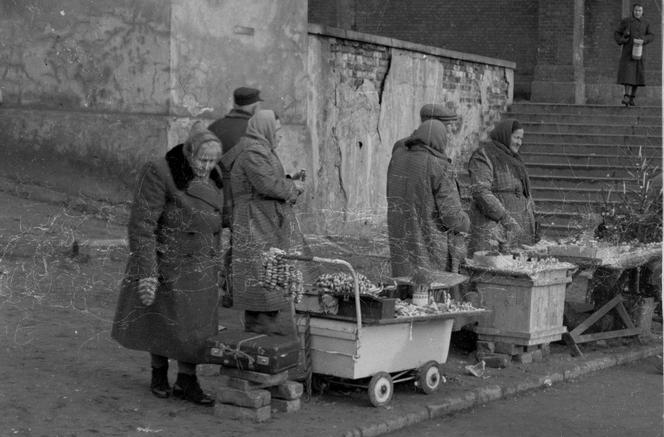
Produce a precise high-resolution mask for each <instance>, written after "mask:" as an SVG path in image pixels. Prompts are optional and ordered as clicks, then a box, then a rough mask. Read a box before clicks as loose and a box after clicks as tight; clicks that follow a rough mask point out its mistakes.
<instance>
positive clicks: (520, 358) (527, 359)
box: [514, 352, 533, 364]
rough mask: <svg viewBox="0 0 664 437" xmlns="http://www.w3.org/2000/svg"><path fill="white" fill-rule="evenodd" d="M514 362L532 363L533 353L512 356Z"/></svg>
mask: <svg viewBox="0 0 664 437" xmlns="http://www.w3.org/2000/svg"><path fill="white" fill-rule="evenodd" d="M514 361H516V362H517V363H522V364H530V363H532V362H533V353H532V352H523V353H521V354H517V355H515V356H514Z"/></svg>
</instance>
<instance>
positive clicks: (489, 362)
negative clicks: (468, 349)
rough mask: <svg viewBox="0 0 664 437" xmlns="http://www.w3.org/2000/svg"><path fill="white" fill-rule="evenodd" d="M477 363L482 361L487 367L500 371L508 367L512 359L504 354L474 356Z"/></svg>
mask: <svg viewBox="0 0 664 437" xmlns="http://www.w3.org/2000/svg"><path fill="white" fill-rule="evenodd" d="M476 356H477V359H478V361H484V362H485V363H486V366H487V367H492V368H494V369H502V368H505V367H507V366H509V363H510V361H511V359H512V357H511V356H509V355H506V354H476Z"/></svg>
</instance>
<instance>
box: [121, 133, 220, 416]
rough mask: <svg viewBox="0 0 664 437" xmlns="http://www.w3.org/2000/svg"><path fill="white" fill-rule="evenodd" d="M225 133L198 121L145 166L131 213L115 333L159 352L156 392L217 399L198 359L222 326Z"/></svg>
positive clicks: (154, 355) (204, 401) (206, 401)
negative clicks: (171, 375) (199, 373)
mask: <svg viewBox="0 0 664 437" xmlns="http://www.w3.org/2000/svg"><path fill="white" fill-rule="evenodd" d="M220 156H221V143H220V142H219V140H218V139H217V137H216V136H215V135H214V134H213V133H211V132H209V131H207V130H206V129H204V128H201V125H196V126H195V127H194V128H193V129H192V131H191V134H190V136H189V138H188V139H187V141H186V143H184V144H180V145H177V146H175V147H174V148H172V149H171V150H169V151H168V153H166V156H165V158H161V159H157V160H154V161H152V162H149V163H148V164H146V165H145V167H144V168H143V169H142V171H141V173H140V177H139V180H138V181H139V182H138V187H137V189H136V192H135V195H134V202H133V205H132V209H131V216H130V218H129V225H128V231H129V249H130V255H129V260H128V263H127V268H126V273H125V278H124V281H123V282H122V287H121V291H120V296H119V299H118V304H117V309H116V312H115V318H114V321H113V329H112V332H111V335H112V337H113V338H114V339H116V340H117V341H118V342H119V343H120V344H121V345H123V346H125V347H127V348H130V349H136V350H142V351H147V352H149V353H150V355H151V361H152V362H151V364H152V382H151V385H150V388H151V390H152V393H153V394H154V395H155V396H157V397H160V398H167V397H169V395H170V394H171V387H170V385H169V382H168V360H169V358H170V359H174V360H177V362H178V374H177V380H176V381H175V384H174V385H173V389H172V394H173V395H174V396H177V397H180V398H183V399H186V400H188V401H191V402H194V403H197V404H201V405H206V406H211V405H212V404H213V403H214V399H213V398H211V397H210V396H208V395H207V394H205V393H204V392H203V390H202V389H201V387H200V385H199V383H198V379H197V377H196V364H197V363H204V362H205V340H206V339H207V338H209V337H210V336H213V335H215V334H216V333H217V329H218V317H217V303H218V294H219V287H218V274H219V266H220V263H221V258H220V257H221V244H220V234H221V224H222V209H223V194H222V180H221V171H220V170H219V168H218V167H217V166H216V164H217V162H218V161H219V158H220Z"/></svg>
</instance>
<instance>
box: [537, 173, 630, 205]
mask: <svg viewBox="0 0 664 437" xmlns="http://www.w3.org/2000/svg"><path fill="white" fill-rule="evenodd" d="M529 176H530V182H531V185H532V186H535V187H550V188H557V189H561V190H568V189H570V188H578V189H581V188H584V189H591V190H602V189H604V190H613V189H616V188H615V187H622V186H623V182H624V183H625V186H630V187H631V186H633V185H634V179H633V178H631V177H595V178H592V179H589V178H587V177H585V176H570V175H546V174H537V173H530V174H529ZM535 200H537V199H535Z"/></svg>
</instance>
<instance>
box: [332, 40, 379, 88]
mask: <svg viewBox="0 0 664 437" xmlns="http://www.w3.org/2000/svg"><path fill="white" fill-rule="evenodd" d="M329 48H330V54H331V59H330V66H331V67H332V68H333V69H335V70H337V71H338V72H339V74H340V77H341V78H342V80H347V81H350V82H352V85H353V86H355V87H358V86H360V84H362V82H363V81H364V80H365V79H366V80H369V81H371V82H372V83H373V84H374V86H375V87H376V89H380V88H382V82H383V80H384V79H385V74H386V73H387V69H388V66H389V59H390V50H389V48H388V47H385V46H380V45H377V44H370V43H365V42H358V41H349V40H343V39H338V38H330V40H329Z"/></svg>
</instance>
